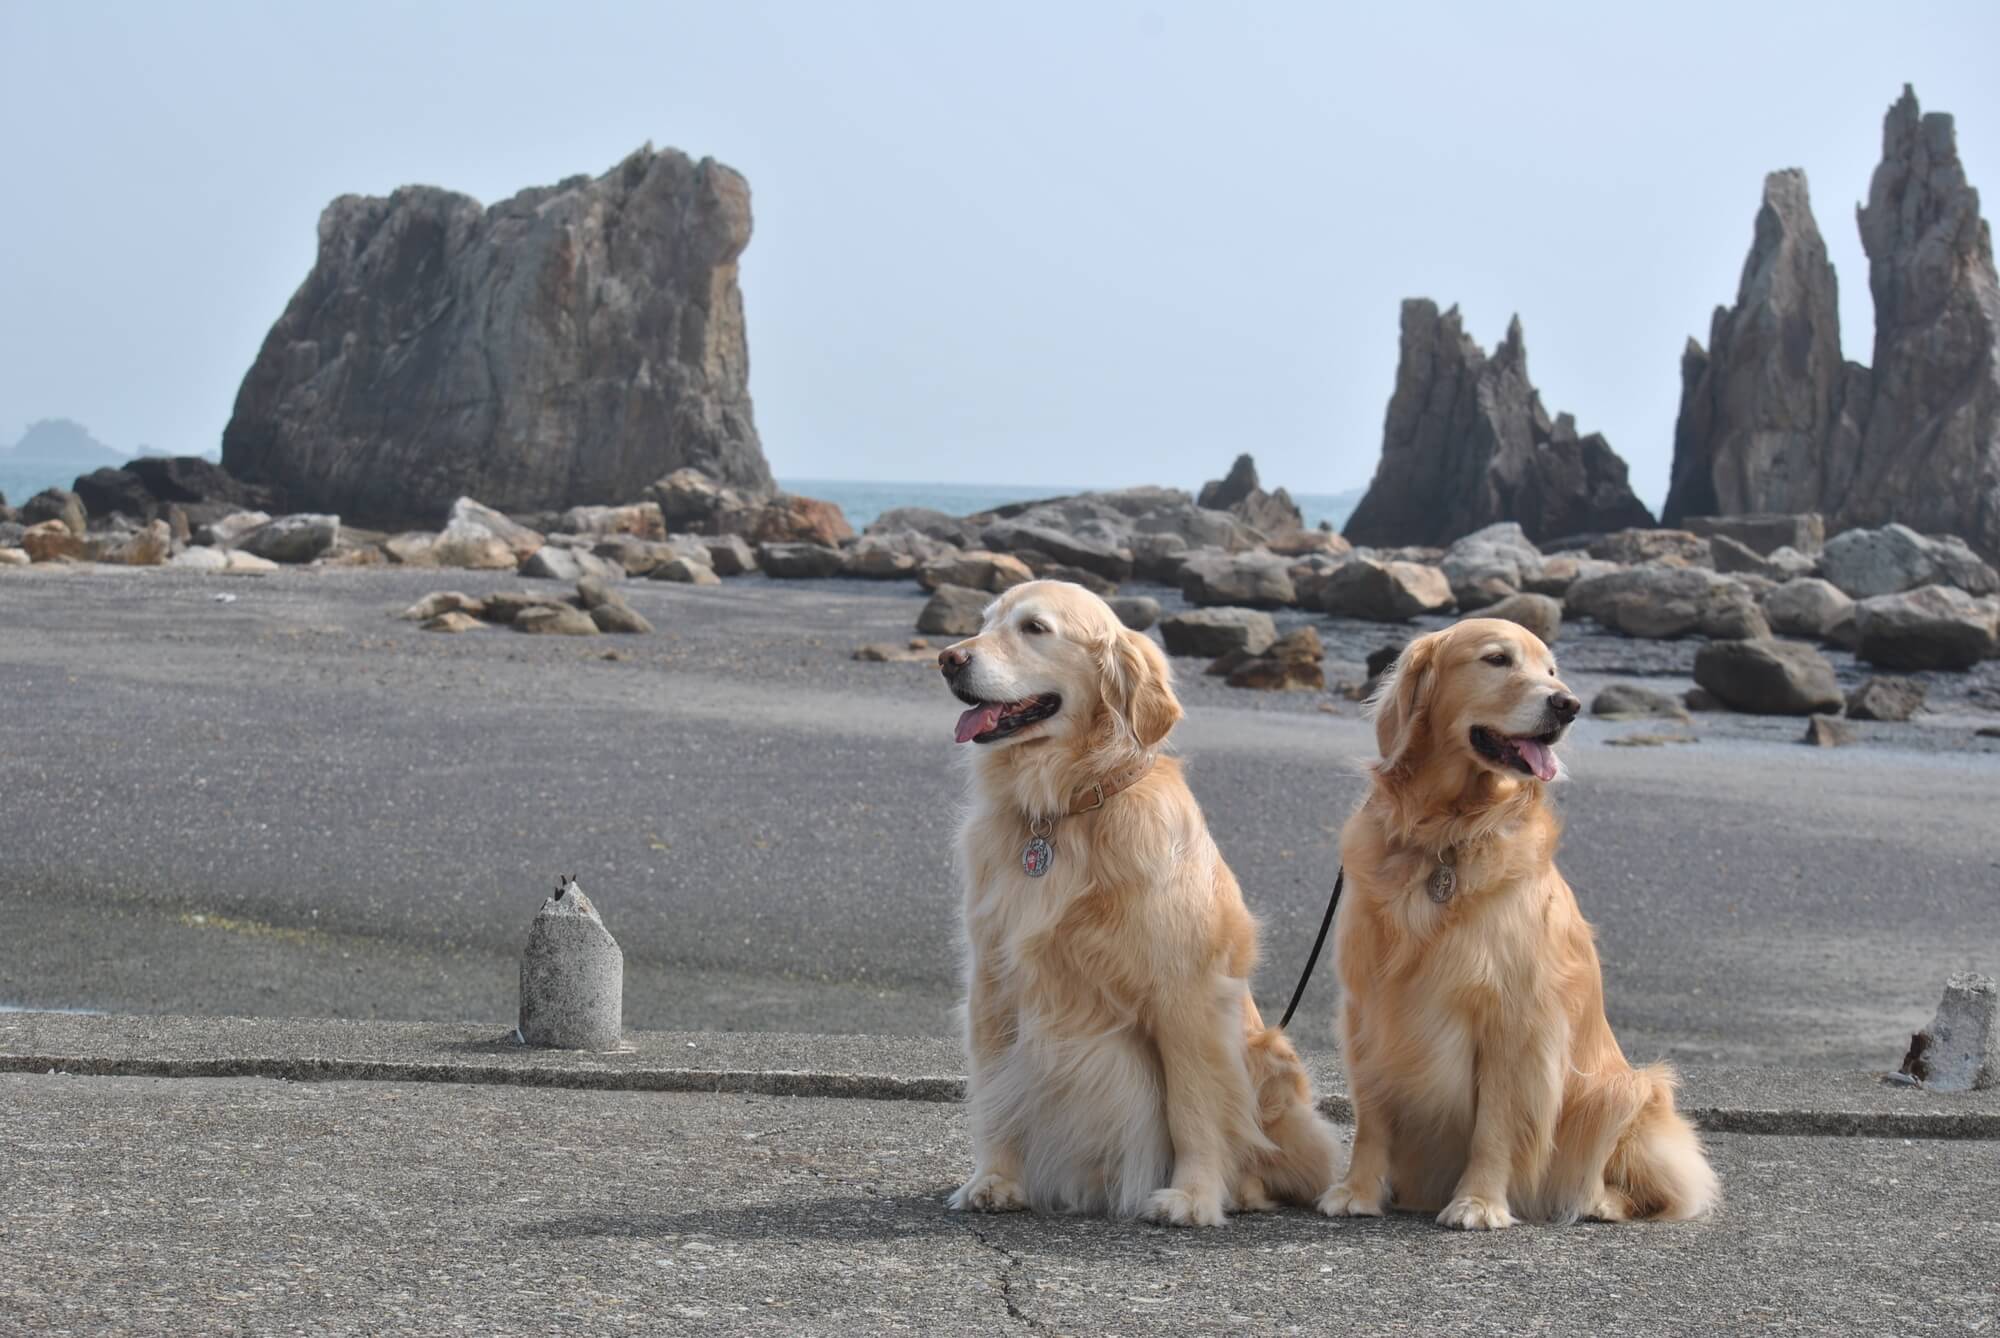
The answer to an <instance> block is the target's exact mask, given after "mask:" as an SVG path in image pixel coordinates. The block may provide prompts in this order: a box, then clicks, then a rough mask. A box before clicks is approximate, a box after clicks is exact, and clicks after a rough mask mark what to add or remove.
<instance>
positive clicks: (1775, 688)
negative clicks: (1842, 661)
mask: <svg viewBox="0 0 2000 1338" xmlns="http://www.w3.org/2000/svg"><path fill="white" fill-rule="evenodd" d="M1694 678H1695V682H1697V683H1699V684H1700V685H1701V686H1702V687H1704V688H1707V689H1708V690H1709V691H1710V692H1712V693H1714V694H1715V696H1716V698H1717V699H1718V700H1720V701H1721V702H1722V703H1723V704H1724V705H1726V706H1728V707H1729V708H1730V709H1731V710H1733V711H1746V712H1749V713H1751V714H1754V715H1812V714H1814V713H1815V712H1824V711H1838V710H1839V709H1840V708H1841V706H1842V704H1843V703H1842V698H1841V695H1840V684H1839V683H1837V682H1836V681H1835V680H1834V677H1833V666H1832V665H1831V664H1828V663H1827V660H1826V657H1825V656H1824V655H1821V654H1820V653H1819V652H1818V651H1816V650H1814V649H1813V648H1812V647H1811V646H1808V645H1805V644H1803V643H1801V642H1797V641H1713V642H1710V643H1709V644H1708V645H1706V646H1703V647H1702V648H1701V650H1700V651H1698V652H1697V653H1696V654H1695V657H1694Z"/></svg>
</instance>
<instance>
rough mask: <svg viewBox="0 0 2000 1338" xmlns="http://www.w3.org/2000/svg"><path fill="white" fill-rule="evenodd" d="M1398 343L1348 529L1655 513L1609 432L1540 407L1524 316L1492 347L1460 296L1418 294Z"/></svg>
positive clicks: (1579, 521) (1551, 531) (1397, 533)
mask: <svg viewBox="0 0 2000 1338" xmlns="http://www.w3.org/2000/svg"><path fill="white" fill-rule="evenodd" d="M1401 344H1402V348H1401V357H1400V361H1399V362H1398V364H1397V368H1396V389H1395V393H1394V394H1393V395H1391V397H1390V399H1389V410H1388V415H1387V418H1386V421H1385V423H1384V426H1383V433H1382V459H1381V463H1380V464H1379V465H1378V466H1377V467H1376V471H1375V480H1374V482H1373V483H1371V484H1370V485H1369V488H1368V493H1367V495H1366V496H1365V497H1363V498H1362V499H1361V504H1360V505H1359V506H1357V507H1356V508H1355V510H1354V514H1353V515H1352V516H1350V517H1349V518H1348V522H1347V525H1346V527H1345V530H1344V533H1345V534H1346V536H1347V537H1348V539H1350V540H1351V541H1353V542H1354V543H1357V544H1375V545H1385V546H1386V545H1391V544H1408V543H1425V544H1442V543H1448V542H1450V541H1451V540H1453V539H1456V538H1458V537H1459V536H1460V535H1464V534H1469V533H1471V532H1472V531H1473V530H1476V529H1479V528H1480V527H1481V526H1484V525H1490V524H1492V523H1493V522H1494V521H1498V520H1513V521H1518V522H1520V525H1521V528H1522V529H1523V530H1524V531H1526V533H1527V535H1528V537H1529V538H1530V539H1534V540H1540V539H1545V538H1549V537H1551V536H1554V535H1559V534H1574V533H1579V532H1584V531H1599V530H1610V529H1617V528H1620V527H1623V526H1628V525H1651V524H1652V523H1653V517H1652V513H1651V512H1649V511H1647V510H1646V508H1645V506H1644V505H1643V504H1641V503H1640V501H1639V499H1638V498H1637V497H1636V496H1634V495H1633V493H1632V489H1631V485H1630V483H1629V482H1628V481H1627V478H1626V470H1625V462H1624V461H1623V460H1621V459H1619V458H1618V456H1617V454H1616V453H1614V452H1613V451H1612V449H1611V447H1610V446H1609V445H1608V444H1606V442H1605V440H1604V438H1603V437H1601V436H1599V435H1597V434H1595V433H1593V434H1591V435H1590V436H1587V437H1579V436H1578V435H1577V431H1576V424H1575V422H1574V421H1573V420H1572V419H1571V418H1570V416H1569V415H1568V414H1562V415H1560V416H1558V417H1557V418H1555V419H1554V420H1553V421H1551V419H1550V417H1549V415H1548V412H1547V411H1546V410H1545V409H1543V407H1542V402H1541V396H1540V395H1538V394H1537V393H1536V391H1535V388H1534V387H1533V386H1532V385H1531V384H1529V381H1528V357H1527V350H1526V347H1525V345H1524V343H1523V340H1522V337H1521V322H1520V320H1519V318H1518V317H1517V318H1516V319H1515V320H1514V321H1513V322H1512V323H1511V324H1509V326H1508V327H1507V337H1506V339H1505V340H1503V341H1502V342H1501V344H1500V346H1499V347H1498V348H1496V349H1495V350H1494V351H1493V356H1492V357H1491V358H1488V357H1487V356H1486V355H1485V353H1483V352H1482V351H1481V350H1480V347H1479V345H1478V344H1477V343H1475V342H1474V341H1473V340H1472V339H1471V338H1470V337H1469V336H1468V335H1466V333H1465V331H1464V328H1463V325H1462V323H1461V321H1460V318H1459V314H1458V308H1456V307H1453V308H1452V309H1451V310H1449V311H1447V312H1445V313H1444V314H1442V315H1440V314H1439V313H1438V309H1437V306H1436V304H1435V303H1432V302H1430V301H1427V300H1424V299H1412V300H1409V301H1406V302H1404V303H1403V310H1402V337H1401Z"/></svg>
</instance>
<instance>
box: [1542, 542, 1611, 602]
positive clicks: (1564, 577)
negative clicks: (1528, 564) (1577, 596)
mask: <svg viewBox="0 0 2000 1338" xmlns="http://www.w3.org/2000/svg"><path fill="white" fill-rule="evenodd" d="M1619 569H1620V568H1619V564H1618V563H1616V562H1605V561H1602V560H1600V559H1598V558H1593V557H1579V556H1578V555H1576V554H1574V553H1552V554H1550V555H1549V556H1548V557H1545V558H1543V559H1542V565H1541V569H1540V570H1539V571H1537V572H1535V573H1534V574H1533V575H1529V574H1527V573H1525V572H1524V573H1522V576H1523V579H1524V580H1525V581H1526V584H1525V585H1524V586H1522V592H1523V593H1524V594H1530V595H1550V596H1553V597H1554V598H1556V599H1562V598H1563V597H1564V596H1566V595H1568V594H1569V588H1570V587H1571V586H1572V585H1575V584H1576V583H1577V582H1578V581H1581V580H1586V579H1588V578H1589V577H1592V576H1609V575H1610V574H1611V573H1612V572H1614V571H1618V570H1619Z"/></svg>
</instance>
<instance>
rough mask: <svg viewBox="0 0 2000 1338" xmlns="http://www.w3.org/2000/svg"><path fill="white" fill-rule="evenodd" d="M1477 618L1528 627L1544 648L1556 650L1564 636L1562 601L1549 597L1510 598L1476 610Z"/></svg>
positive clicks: (1527, 596)
mask: <svg viewBox="0 0 2000 1338" xmlns="http://www.w3.org/2000/svg"><path fill="white" fill-rule="evenodd" d="M1474 616H1476V617H1480V618H1502V619H1505V620H1506V621H1508V622H1510V623H1514V624H1515V625H1517V626H1520V627H1525V628H1527V629H1528V630H1529V631H1530V632H1533V633H1534V634H1535V635H1536V636H1538V637H1540V638H1541V639H1542V642H1543V644H1544V645H1549V646H1553V645H1554V644H1555V643H1556V638H1557V637H1559V636H1561V635H1562V625H1563V606H1562V601H1561V600H1558V599H1553V598H1551V597H1550V596H1548V595H1509V596H1507V598H1505V599H1503V600H1501V601H1500V602H1499V603H1497V604H1488V605H1487V606H1486V607H1485V608H1482V609H1478V610H1476V611H1475V614H1474Z"/></svg>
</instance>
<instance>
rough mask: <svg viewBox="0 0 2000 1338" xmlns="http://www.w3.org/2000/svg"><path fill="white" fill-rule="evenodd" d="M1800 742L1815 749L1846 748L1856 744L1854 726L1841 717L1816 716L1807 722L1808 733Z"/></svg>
mask: <svg viewBox="0 0 2000 1338" xmlns="http://www.w3.org/2000/svg"><path fill="white" fill-rule="evenodd" d="M1799 742H1800V743H1806V744H1811V745H1812V746H1813V747H1815V748H1844V747H1846V746H1847V745H1848V744H1850V743H1853V742H1854V726H1852V725H1850V724H1848V723H1847V722H1846V721H1845V720H1842V719H1841V718H1840V717H1839V716H1833V715H1815V716H1813V717H1812V718H1811V719H1810V720H1808V721H1806V732H1805V734H1804V736H1803V737H1801V738H1800V739H1799Z"/></svg>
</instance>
